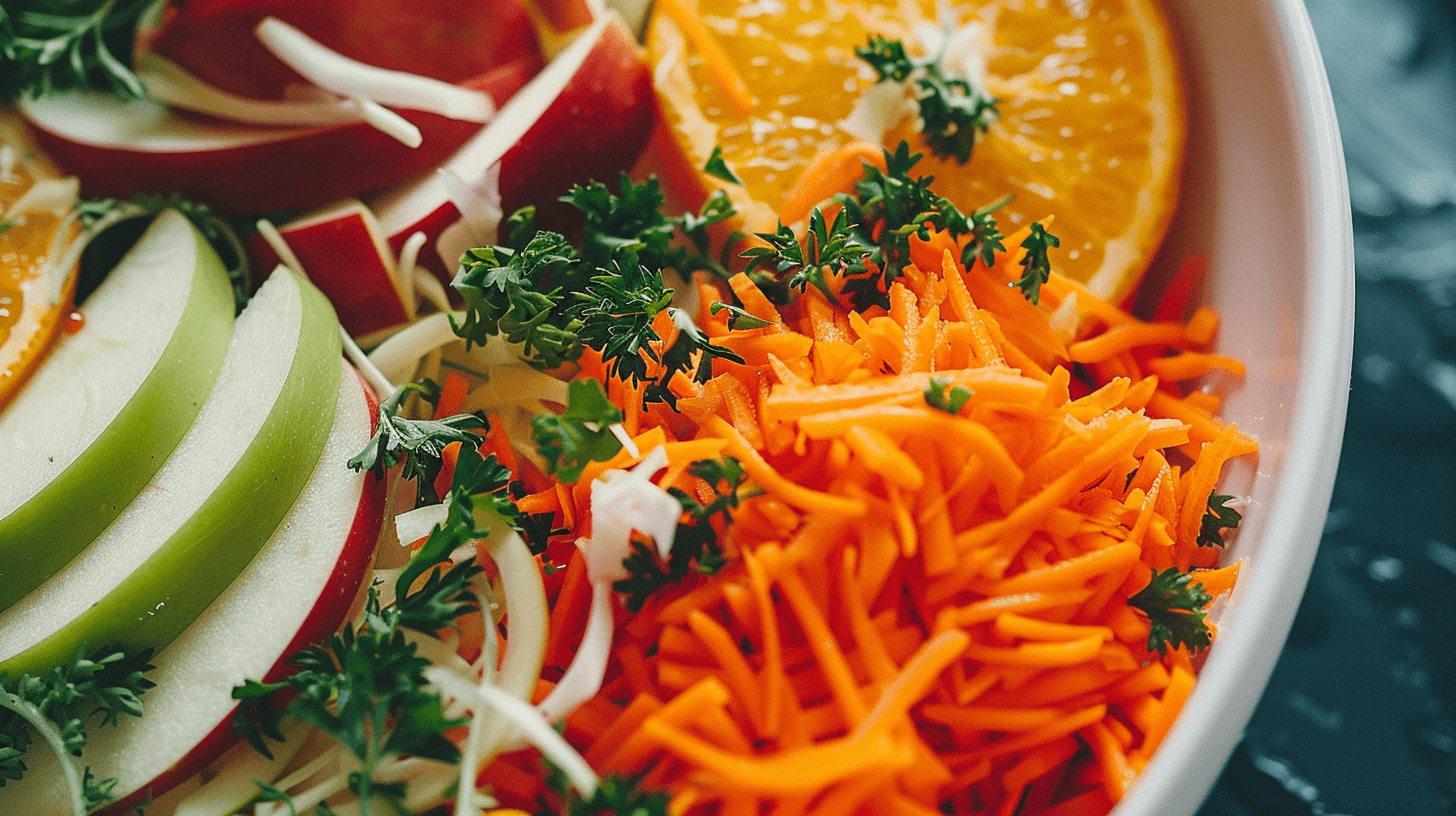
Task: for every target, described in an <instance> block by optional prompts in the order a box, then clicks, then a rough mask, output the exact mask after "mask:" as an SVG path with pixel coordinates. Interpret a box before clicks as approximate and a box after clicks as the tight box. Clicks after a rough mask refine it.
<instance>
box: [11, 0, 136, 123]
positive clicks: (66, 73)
mask: <svg viewBox="0 0 1456 816" xmlns="http://www.w3.org/2000/svg"><path fill="white" fill-rule="evenodd" d="M150 5H151V2H150V0H103V2H97V1H96V0H81V1H80V2H77V1H76V0H72V1H71V2H57V0H49V2H46V1H45V0H19V1H18V2H13V3H12V2H7V3H6V4H5V6H4V7H0V102H7V103H8V102H14V101H15V100H16V99H19V98H20V97H22V96H28V97H30V98H32V99H38V98H40V97H42V96H45V95H46V94H49V93H53V92H56V91H65V90H70V89H73V88H98V89H101V90H106V91H110V92H112V93H114V94H116V95H118V96H120V97H122V98H123V99H136V98H142V97H145V96H146V95H147V92H146V88H144V87H142V84H141V81H140V80H138V79H137V77H136V74H134V73H132V69H131V66H130V65H128V64H127V63H128V62H130V60H131V51H132V40H133V39H134V37H135V34H136V24H137V18H138V17H140V16H141V13H142V12H143V11H145V10H146V9H147V7H148V6H150Z"/></svg>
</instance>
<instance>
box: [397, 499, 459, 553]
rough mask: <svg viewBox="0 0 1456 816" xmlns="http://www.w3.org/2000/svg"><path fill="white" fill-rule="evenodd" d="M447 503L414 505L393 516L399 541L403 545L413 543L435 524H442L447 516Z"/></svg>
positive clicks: (448, 509)
mask: <svg viewBox="0 0 1456 816" xmlns="http://www.w3.org/2000/svg"><path fill="white" fill-rule="evenodd" d="M449 512H450V508H449V505H447V504H445V503H443V502H441V503H439V504H427V505H425V506H424V507H416V508H415V509H413V510H411V511H409V512H407V513H400V514H399V515H397V516H395V517H394V530H395V533H396V534H397V535H398V536H399V543H400V544H404V545H409V544H413V543H414V542H416V541H419V540H420V539H422V538H424V537H425V536H427V535H429V534H430V531H432V530H433V529H435V525H437V524H444V523H445V520H446V519H447V518H448V517H449Z"/></svg>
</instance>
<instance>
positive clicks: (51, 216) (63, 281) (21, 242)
mask: <svg viewBox="0 0 1456 816" xmlns="http://www.w3.org/2000/svg"><path fill="white" fill-rule="evenodd" d="M44 178H45V176H44V171H41V170H39V169H38V168H36V167H34V166H31V165H29V164H28V163H26V162H25V161H23V154H22V152H21V149H20V148H18V147H17V146H15V145H12V144H11V143H9V142H7V141H4V140H3V139H0V215H3V216H4V217H0V408H3V407H4V406H5V405H6V404H7V403H9V402H10V398H11V397H13V396H14V395H15V393H16V391H18V390H19V389H20V386H22V385H23V384H24V383H25V380H26V379H27V378H28V377H29V376H30V374H31V372H32V371H34V370H35V367H36V366H37V365H38V364H39V363H40V361H41V360H42V359H44V357H45V354H46V352H47V351H48V350H50V347H51V345H52V344H54V343H55V341H56V338H57V337H58V336H59V335H60V332H61V327H62V325H63V323H64V322H65V321H64V318H65V316H66V315H67V314H69V312H70V306H71V298H72V295H73V293H74V291H75V286H76V270H75V268H74V267H73V268H72V269H70V270H68V271H67V272H66V273H65V274H62V273H61V272H60V271H59V270H56V269H55V268H54V267H53V265H52V264H51V263H50V262H49V260H50V256H51V254H52V251H53V246H52V244H53V243H56V244H59V243H61V242H54V241H53V238H54V237H55V234H56V231H57V230H58V229H62V228H63V227H62V225H63V217H62V216H60V215H57V214H56V213H54V212H50V211H48V209H27V210H26V211H24V212H15V213H11V212H10V210H11V209H12V207H13V205H14V204H15V203H16V202H18V201H20V200H21V197H22V196H24V195H25V193H26V192H27V191H28V190H30V189H31V187H32V186H33V185H34V184H35V183H36V181H37V180H42V179H44Z"/></svg>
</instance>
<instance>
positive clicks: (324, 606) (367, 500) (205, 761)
mask: <svg viewBox="0 0 1456 816" xmlns="http://www.w3.org/2000/svg"><path fill="white" fill-rule="evenodd" d="M349 370H350V371H351V372H353V374H354V378H355V379H356V380H357V381H358V382H359V387H360V388H362V389H364V399H365V402H366V403H367V405H368V408H369V430H370V433H373V432H374V430H375V429H376V428H377V427H378V425H379V397H378V396H376V395H375V393H374V389H372V388H370V387H369V384H368V383H367V382H365V380H364V378H363V377H362V376H360V374H359V372H358V371H355V370H354V368H353V367H352V366H350V368H349ZM384 502H385V491H384V480H383V479H378V478H376V477H375V476H374V475H373V474H365V476H364V489H363V490H362V491H361V492H360V494H359V506H358V509H357V510H355V511H354V522H353V524H352V525H351V526H350V528H349V534H348V537H347V538H346V539H345V541H344V547H343V549H342V551H341V552H340V554H339V560H338V561H337V562H335V565H334V571H333V574H332V575H331V576H330V577H329V580H328V583H326V584H324V589H323V592H321V593H319V597H318V600H317V601H315V602H314V605H313V608H312V609H310V610H309V613H308V616H307V617H305V618H304V620H303V624H302V625H301V626H299V628H298V633H297V634H295V635H294V636H293V640H291V641H289V643H288V647H287V648H286V649H284V651H283V656H282V657H280V658H278V661H277V662H275V663H274V664H273V666H272V668H270V669H269V670H268V671H267V673H266V674H264V675H263V677H262V682H264V683H276V682H277V681H279V680H281V679H283V678H284V677H287V676H288V675H290V674H292V673H293V672H294V668H293V667H292V666H291V665H289V663H288V657H290V656H292V655H293V654H295V653H297V652H298V651H300V650H302V649H304V648H305V647H308V646H312V645H315V644H318V643H322V642H323V641H324V640H326V639H328V637H329V636H330V635H332V634H334V633H335V632H337V631H338V630H339V629H340V628H341V627H342V626H343V625H344V623H345V622H347V621H348V620H349V618H350V613H351V612H352V611H353V608H354V599H355V598H356V597H358V595H359V592H360V590H361V589H362V588H363V586H364V581H365V579H366V578H367V577H368V575H369V566H370V564H371V563H372V562H373V561H374V547H375V544H377V543H378V541H379V533H380V529H381V527H382V526H383V524H384ZM143 704H144V705H145V700H144V701H143ZM239 739H241V737H240V736H239V735H238V734H237V733H236V732H234V731H233V728H232V715H231V713H229V715H228V716H227V717H226V718H224V719H223V720H222V721H221V722H219V723H218V724H217V725H216V726H215V727H214V728H213V729H212V730H211V731H209V732H208V734H207V736H205V737H203V738H202V740H201V741H200V742H198V743H197V745H196V746H194V747H193V748H192V750H191V751H188V752H187V753H186V754H185V755H183V756H182V758H181V759H179V760H177V762H176V763H175V764H173V765H172V767H171V768H168V769H167V770H166V771H163V772H162V773H161V774H160V775H158V776H157V778H156V779H153V780H152V782H151V784H149V785H143V786H142V787H141V788H138V789H137V790H135V791H133V792H132V793H131V794H129V795H127V796H125V797H123V798H121V799H118V800H117V801H115V802H113V803H111V804H109V805H107V807H106V808H105V810H103V811H102V813H106V814H116V815H117V816H120V814H124V813H127V812H129V811H130V810H131V809H132V808H133V807H135V806H136V805H139V804H141V803H142V802H145V801H148V800H149V799H151V798H155V797H156V796H160V795H161V794H163V793H165V792H167V791H168V790H171V789H172V788H173V787H176V786H177V785H179V784H181V783H182V782H184V781H186V780H188V779H191V778H192V777H193V776H195V775H196V774H197V773H199V772H200V771H201V770H202V769H203V768H206V767H207V766H208V765H210V764H212V763H213V761H215V760H216V759H217V758H218V757H220V756H222V755H223V754H224V753H225V752H226V751H227V750H228V749H229V748H231V747H233V746H234V745H236V744H237V742H238V740H239Z"/></svg>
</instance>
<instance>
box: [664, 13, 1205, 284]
mask: <svg viewBox="0 0 1456 816" xmlns="http://www.w3.org/2000/svg"><path fill="white" fill-rule="evenodd" d="M680 2H681V3H684V4H688V5H689V6H690V4H691V3H692V0H680ZM673 5H677V3H668V4H665V3H659V4H658V7H659V8H658V10H657V11H656V12H655V16H654V17H653V18H652V20H651V21H650V23H649V28H648V36H647V48H648V52H649V55H650V56H651V59H652V62H653V64H654V66H655V70H656V76H657V79H658V93H659V101H660V103H661V106H662V110H663V127H662V130H661V132H660V133H659V135H658V140H657V144H656V147H657V149H658V150H659V151H660V152H661V154H662V155H661V156H660V157H659V159H658V161H659V162H660V164H659V166H658V167H657V168H655V169H657V170H658V171H659V172H661V173H663V174H664V175H666V176H668V177H669V178H670V180H672V181H673V182H674V183H673V184H671V185H669V186H670V189H672V190H673V191H674V192H676V193H677V194H679V195H682V196H683V197H684V199H685V203H687V202H691V201H692V200H693V199H694V198H695V197H700V196H702V195H704V194H705V192H704V191H705V190H706V189H712V188H716V187H719V186H723V185H722V183H721V182H718V181H717V180H716V179H712V178H708V177H705V176H703V175H702V174H701V172H700V171H699V170H698V169H697V168H701V167H702V166H703V164H704V162H705V161H706V160H707V157H708V156H709V154H710V153H711V151H712V149H713V147H714V145H721V146H722V148H723V154H724V158H725V160H726V161H727V163H728V165H729V167H731V168H732V169H733V170H734V171H735V172H737V174H738V175H739V177H740V178H742V179H743V181H744V187H743V188H729V189H728V192H729V194H730V196H732V197H733V198H734V200H735V203H737V204H738V205H739V208H740V210H741V211H743V212H744V214H745V216H744V225H746V226H747V227H749V228H751V229H759V228H761V227H762V226H763V225H764V224H765V223H767V224H768V225H769V226H772V223H773V220H774V218H775V216H776V215H777V214H778V212H779V209H780V207H781V206H782V204H783V201H784V196H785V193H786V191H788V190H789V189H790V188H791V187H792V186H793V185H794V183H795V182H796V181H797V180H798V178H799V176H800V175H801V174H802V173H803V171H804V169H805V168H806V167H807V166H808V165H809V163H810V161H811V160H813V159H814V157H815V156H817V155H820V154H822V153H824V152H826V151H829V150H833V149H835V148H838V147H840V146H842V145H845V144H848V143H849V142H851V141H853V137H852V136H851V135H850V134H849V133H848V132H847V131H846V130H845V128H844V126H843V125H842V124H841V123H842V122H843V121H844V120H846V118H847V117H848V116H849V114H850V112H851V110H852V109H853V108H854V106H855V103H856V101H857V100H858V99H859V97H860V94H861V93H862V92H863V91H864V89H865V88H867V87H869V86H870V85H872V84H874V79H875V76H874V73H873V71H872V70H871V69H870V67H869V66H868V64H866V63H865V62H864V61H863V60H860V59H859V58H858V57H856V56H855V54H854V47H855V46H857V45H863V44H864V43H865V42H866V40H867V38H868V36H869V35H870V34H872V33H874V34H881V35H884V36H886V37H891V38H896V39H902V40H904V41H905V43H906V45H907V48H910V49H911V50H912V52H913V51H914V50H915V49H916V48H918V47H919V46H918V43H919V42H920V40H919V39H918V38H917V35H916V33H915V31H916V25H917V24H922V25H923V23H924V22H925V21H933V20H935V19H936V18H935V3H934V2H933V0H930V1H927V0H903V1H902V2H898V3H883V2H873V1H872V0H847V1H846V0H757V2H744V0H699V2H698V4H697V6H696V7H693V8H694V12H695V13H693V14H692V15H691V17H693V18H696V20H697V21H698V22H699V23H700V24H701V25H700V26H697V25H696V24H694V23H693V22H692V20H691V19H686V20H685V19H684V15H683V13H682V12H681V11H678V13H677V14H675V15H674V14H669V13H668V12H665V11H663V10H662V8H663V7H664V6H666V7H667V8H668V9H669V11H671V10H672V6H673ZM956 9H957V10H958V13H959V14H961V15H962V16H961V18H960V19H959V20H957V21H955V22H956V24H957V26H960V25H964V24H967V23H975V24H976V25H978V26H979V27H980V36H979V42H980V48H979V49H978V59H979V61H980V62H982V63H983V64H984V67H985V79H984V83H985V88H986V90H987V91H988V92H989V93H990V95H992V96H993V97H995V98H997V99H998V100H999V104H998V115H999V118H998V119H997V121H995V122H994V123H993V124H992V125H991V126H990V129H989V130H988V131H987V132H986V133H984V134H981V136H980V138H979V139H978V140H977V143H976V148H975V152H974V154H973V155H972V157H971V160H970V162H969V163H968V164H966V165H959V164H956V163H955V161H954V160H942V159H938V158H934V157H933V156H931V155H930V151H929V150H928V149H927V148H926V147H925V142H924V139H923V137H921V136H920V135H919V134H918V133H917V132H916V129H915V122H914V121H913V116H911V117H909V118H906V119H904V120H901V123H900V124H899V125H898V126H896V127H892V128H890V129H889V131H888V132H887V133H886V134H885V138H884V142H885V144H886V146H893V145H895V144H897V143H898V142H899V141H900V140H901V139H902V138H903V139H908V140H909V141H910V144H911V147H912V149H913V150H915V151H917V152H923V153H925V154H926V156H925V158H924V159H922V161H921V163H920V164H919V165H917V166H916V168H915V170H914V171H913V172H914V173H915V174H918V175H932V176H934V177H935V178H936V183H935V185H934V189H935V190H936V191H937V192H938V193H940V194H941V195H944V196H946V197H947V198H950V199H951V200H952V201H954V202H956V204H957V206H959V207H960V208H961V209H962V210H965V211H969V210H973V209H976V208H979V207H982V206H985V205H986V204H989V203H991V202H992V201H995V200H996V199H998V198H1000V197H1001V196H1003V195H1004V194H1006V193H1012V194H1014V196H1015V199H1014V200H1013V201H1012V202H1011V203H1010V204H1008V205H1007V206H1005V207H1004V208H1003V209H1002V210H1001V211H1000V213H999V214H998V221H1000V222H1001V223H1002V229H1003V231H1005V232H1007V233H1010V232H1012V231H1013V230H1014V229H1015V227H1016V226H1019V225H1023V224H1025V223H1027V222H1029V221H1032V220H1039V219H1044V218H1046V217H1047V216H1051V215H1054V216H1055V217H1056V218H1055V227H1054V229H1053V230H1052V231H1053V232H1054V233H1055V234H1057V235H1058V237H1059V238H1060V239H1061V247H1060V248H1059V249H1058V250H1056V251H1054V253H1053V257H1052V261H1053V265H1054V266H1056V267H1057V268H1058V271H1061V272H1063V273H1064V274H1066V275H1068V276H1070V277H1072V278H1075V279H1077V280H1079V281H1082V282H1084V283H1086V284H1088V285H1089V286H1090V288H1091V289H1092V290H1093V291H1094V292H1096V293H1097V294H1099V295H1102V296H1104V297H1108V298H1112V299H1114V300H1115V299H1120V298H1121V297H1122V296H1123V295H1125V294H1127V293H1128V292H1130V291H1131V290H1132V288H1133V287H1134V286H1135V285H1136V282H1137V280H1138V278H1139V277H1140V276H1141V274H1142V272H1143V270H1144V269H1145V268H1146V267H1147V265H1148V263H1149V262H1150V261H1151V259H1152V256H1153V253H1154V252H1155V251H1156V250H1157V247H1158V244H1159V242H1160V241H1161V239H1162V235H1163V233H1164V231H1165V230H1166V228H1167V225H1168V222H1169V220H1170V219H1171V217H1172V214H1173V211H1174V209H1175V207H1176V203H1177V198H1178V182H1179V175H1180V171H1181V167H1182V162H1183V153H1184V141H1185V137H1186V124H1185V119H1186V113H1185V110H1184V98H1183V89H1182V85H1181V77H1180V70H1179V67H1178V57H1177V54H1176V51H1175V48H1174V45H1175V44H1174V42H1173V39H1172V35H1171V33H1170V30H1169V24H1168V21H1167V19H1166V17H1165V16H1164V14H1163V12H1162V10H1161V9H1160V8H1159V7H1158V5H1157V3H1156V0H980V1H979V2H977V1H976V0H970V2H962V3H959V4H957V5H956ZM678 20H684V21H685V22H686V25H679V24H678ZM695 27H698V28H699V31H698V32H696V33H695V32H694V31H693V29H694V28H695ZM703 30H706V31H707V32H710V34H711V39H712V41H713V45H715V46H716V48H717V49H719V50H720V51H721V53H722V54H723V55H725V56H726V59H727V60H728V61H729V62H730V63H731V65H732V68H733V69H734V72H736V74H737V75H738V76H739V77H740V78H741V79H742V80H743V82H744V83H745V84H746V86H747V87H748V89H749V90H750V92H751V93H752V95H753V99H752V105H751V108H749V110H748V112H747V114H746V115H745V114H742V113H740V112H739V111H740V110H741V109H742V107H741V106H735V105H734V104H733V103H734V101H735V97H734V95H733V94H732V93H731V92H730V91H731V88H729V85H728V83H725V81H724V80H723V79H722V76H723V66H722V65H721V64H719V63H718V61H717V60H716V59H715V58H714V57H713V56H712V54H711V51H712V47H706V48H705V47H704V45H703V42H702V40H703V34H702V33H701V32H702V31H703ZM705 55H706V57H707V58H706V59H705ZM911 110H912V111H913V106H912V108H911ZM694 192H696V194H697V196H694V195H693V193H694Z"/></svg>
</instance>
